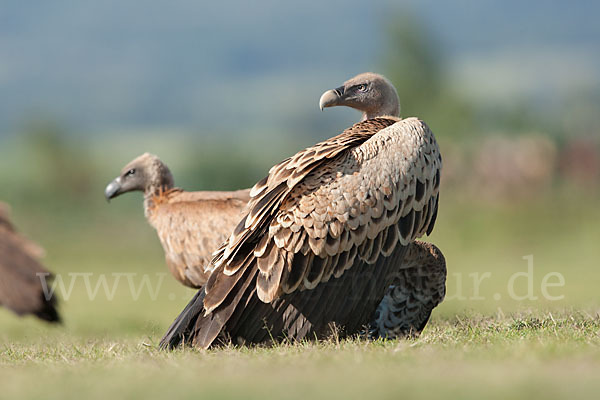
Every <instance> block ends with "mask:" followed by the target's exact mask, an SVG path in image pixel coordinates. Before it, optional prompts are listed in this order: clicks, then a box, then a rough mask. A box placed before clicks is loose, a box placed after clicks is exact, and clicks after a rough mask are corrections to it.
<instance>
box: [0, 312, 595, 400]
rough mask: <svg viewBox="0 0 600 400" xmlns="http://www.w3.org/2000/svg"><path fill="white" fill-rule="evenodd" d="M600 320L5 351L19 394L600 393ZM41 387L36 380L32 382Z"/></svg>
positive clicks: (65, 339) (457, 321)
mask: <svg viewBox="0 0 600 400" xmlns="http://www.w3.org/2000/svg"><path fill="white" fill-rule="evenodd" d="M599 331H600V318H599V317H598V316H589V315H584V314H580V313H562V314H560V315H553V314H546V315H543V316H538V314H537V313H536V312H532V313H530V314H521V315H517V316H514V317H502V318H499V317H481V316H473V315H462V316H459V317H455V318H452V319H441V318H436V319H435V320H434V321H433V322H432V323H431V324H430V325H429V326H428V328H427V329H426V331H425V332H424V334H423V335H422V336H421V337H420V338H418V339H411V340H401V341H377V342H366V341H364V340H360V339H348V340H342V341H335V340H333V339H332V340H330V341H327V342H322V343H301V344H281V345H278V346H276V347H270V348H261V347H259V348H234V347H225V348H220V349H216V350H210V351H197V350H192V349H185V350H178V351H175V352H172V353H166V352H161V351H158V350H157V349H156V347H155V344H156V340H157V339H158V337H157V336H156V337H147V338H138V339H118V340H117V339H112V340H111V339H106V338H105V339H83V338H81V337H75V336H70V335H68V334H65V333H55V334H52V335H50V337H49V338H43V339H42V338H39V337H38V338H34V337H30V338H28V339H25V340H24V341H22V342H20V343H16V344H6V345H5V346H4V348H1V349H0V387H2V394H3V395H4V396H6V397H7V398H16V397H22V398H38V397H43V398H48V399H54V398H57V399H58V398H60V399H70V398H81V396H82V395H84V397H85V398H90V399H95V398H106V397H110V396H114V397H118V398H137V397H140V398H141V397H156V398H164V397H167V396H169V397H184V398H188V397H189V398H192V397H193V398H199V397H200V398H201V397H205V398H240V397H243V398H264V397H268V398H292V399H295V398H297V399H305V398H314V397H317V398H318V397H324V395H325V394H326V393H327V397H332V398H340V399H341V398H359V397H367V398H398V397H400V396H407V397H429V398H439V397H440V396H444V397H448V398H498V399H502V398H531V397H544V398H548V399H553V398H566V397H568V398H575V397H586V396H587V397H590V396H593V395H594V394H595V393H597V391H598V390H599V389H600V381H598V379H597V376H598V373H599V372H600V335H599ZM32 380H33V382H32Z"/></svg>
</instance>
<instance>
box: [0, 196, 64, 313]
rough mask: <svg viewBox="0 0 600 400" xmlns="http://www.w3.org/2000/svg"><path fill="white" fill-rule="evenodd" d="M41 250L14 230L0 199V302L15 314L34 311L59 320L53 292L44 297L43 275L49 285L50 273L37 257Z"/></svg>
mask: <svg viewBox="0 0 600 400" xmlns="http://www.w3.org/2000/svg"><path fill="white" fill-rule="evenodd" d="M42 255H43V250H42V249H41V248H40V247H39V246H37V245H36V244H35V243H33V242H31V241H29V240H28V239H27V238H25V237H24V236H22V235H20V234H19V233H17V232H16V230H15V228H14V226H13V224H12V223H11V222H10V220H9V218H8V206H7V205H6V204H4V203H0V305H2V306H4V307H6V308H8V309H9V310H12V311H14V312H15V313H16V314H17V315H24V314H33V315H35V316H36V317H38V318H40V319H43V320H45V321H49V322H60V316H59V315H58V311H57V310H56V296H51V297H48V298H47V297H46V295H45V293H44V289H43V286H42V279H45V280H46V282H47V285H48V286H47V287H49V286H50V281H51V279H52V275H51V274H50V273H49V272H48V270H47V269H46V268H44V267H43V266H42V264H40V262H39V261H38V259H39V258H40V257H41V256H42Z"/></svg>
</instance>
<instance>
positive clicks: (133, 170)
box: [125, 168, 135, 176]
mask: <svg viewBox="0 0 600 400" xmlns="http://www.w3.org/2000/svg"><path fill="white" fill-rule="evenodd" d="M133 174H135V168H133V169H130V170H129V171H127V173H126V174H125V176H130V175H133Z"/></svg>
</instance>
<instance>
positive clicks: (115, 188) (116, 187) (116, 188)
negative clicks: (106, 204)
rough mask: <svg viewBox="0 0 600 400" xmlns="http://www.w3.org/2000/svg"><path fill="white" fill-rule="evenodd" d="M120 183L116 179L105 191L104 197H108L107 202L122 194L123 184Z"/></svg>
mask: <svg viewBox="0 0 600 400" xmlns="http://www.w3.org/2000/svg"><path fill="white" fill-rule="evenodd" d="M119 181H120V179H119V178H117V179H115V180H114V181H112V182H111V183H109V184H108V185H107V186H106V189H104V197H106V200H107V201H110V199H112V198H114V197H116V196H118V195H120V194H121V182H119Z"/></svg>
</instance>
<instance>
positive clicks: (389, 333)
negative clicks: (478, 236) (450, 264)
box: [369, 241, 446, 339]
mask: <svg viewBox="0 0 600 400" xmlns="http://www.w3.org/2000/svg"><path fill="white" fill-rule="evenodd" d="M394 274H395V275H394V279H393V284H392V285H391V286H390V288H389V290H388V291H387V293H386V295H385V297H384V298H383V300H382V301H381V303H380V304H379V306H378V307H377V310H376V311H375V314H374V316H373V318H372V322H371V325H370V327H369V336H370V337H372V338H378V337H383V338H388V339H395V338H399V337H407V336H416V335H418V334H420V333H421V331H422V330H423V328H425V325H427V321H429V317H430V315H431V311H433V309H434V308H435V307H436V306H437V305H438V304H439V303H441V302H442V300H443V299H444V295H445V294H446V261H445V259H444V255H443V254H442V252H441V251H440V249H438V248H437V247H436V246H434V245H433V244H431V243H425V242H420V241H415V242H414V243H412V244H411V245H410V246H409V248H408V250H407V252H406V256H405V257H404V260H403V262H402V263H401V265H400V266H399V268H398V269H397V270H396V271H395V273H394Z"/></svg>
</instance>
